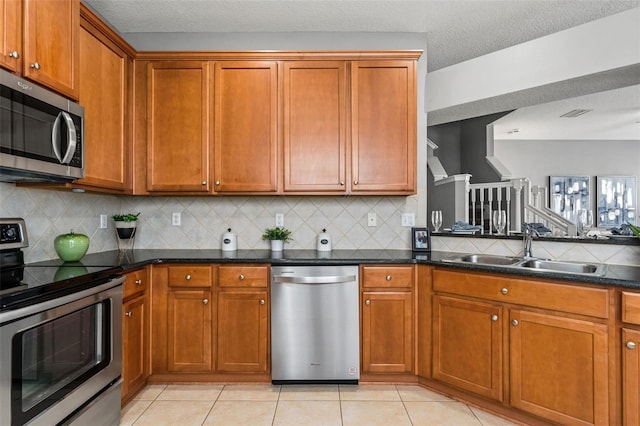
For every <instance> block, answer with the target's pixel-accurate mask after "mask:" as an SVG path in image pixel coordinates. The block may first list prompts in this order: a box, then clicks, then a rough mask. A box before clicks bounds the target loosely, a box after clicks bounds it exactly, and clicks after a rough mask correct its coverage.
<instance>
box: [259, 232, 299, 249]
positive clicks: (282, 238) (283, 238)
mask: <svg viewBox="0 0 640 426" xmlns="http://www.w3.org/2000/svg"><path fill="white" fill-rule="evenodd" d="M262 239H263V240H269V241H271V250H272V251H282V250H283V248H284V243H288V242H289V241H293V238H291V231H289V230H288V229H287V228H285V227H284V226H276V227H275V228H267V229H265V231H264V234H262Z"/></svg>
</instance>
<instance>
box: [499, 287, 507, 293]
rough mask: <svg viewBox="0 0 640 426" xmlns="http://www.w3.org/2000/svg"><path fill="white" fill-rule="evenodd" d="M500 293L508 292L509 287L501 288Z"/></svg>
mask: <svg viewBox="0 0 640 426" xmlns="http://www.w3.org/2000/svg"><path fill="white" fill-rule="evenodd" d="M500 293H502V294H508V293H509V289H508V288H506V287H505V288H503V289H502V290H500Z"/></svg>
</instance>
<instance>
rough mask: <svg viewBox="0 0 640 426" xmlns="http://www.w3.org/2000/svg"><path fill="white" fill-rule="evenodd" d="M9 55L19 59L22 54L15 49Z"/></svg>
mask: <svg viewBox="0 0 640 426" xmlns="http://www.w3.org/2000/svg"><path fill="white" fill-rule="evenodd" d="M8 56H9V57H10V58H13V59H19V58H20V54H19V53H18V52H17V51H15V50H14V51H13V52H11V53H9V55H8Z"/></svg>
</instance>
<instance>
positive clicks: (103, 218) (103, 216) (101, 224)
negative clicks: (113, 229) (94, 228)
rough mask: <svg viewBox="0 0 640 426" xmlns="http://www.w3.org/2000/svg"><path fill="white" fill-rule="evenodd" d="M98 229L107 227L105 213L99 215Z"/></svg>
mask: <svg viewBox="0 0 640 426" xmlns="http://www.w3.org/2000/svg"><path fill="white" fill-rule="evenodd" d="M100 229H107V215H106V214H101V215H100Z"/></svg>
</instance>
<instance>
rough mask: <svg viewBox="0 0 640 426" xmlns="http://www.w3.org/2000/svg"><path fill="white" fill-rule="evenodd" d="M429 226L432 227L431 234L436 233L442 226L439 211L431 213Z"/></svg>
mask: <svg viewBox="0 0 640 426" xmlns="http://www.w3.org/2000/svg"><path fill="white" fill-rule="evenodd" d="M431 224H432V225H433V232H438V229H440V227H441V226H442V211H441V210H433V211H432V212H431Z"/></svg>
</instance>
